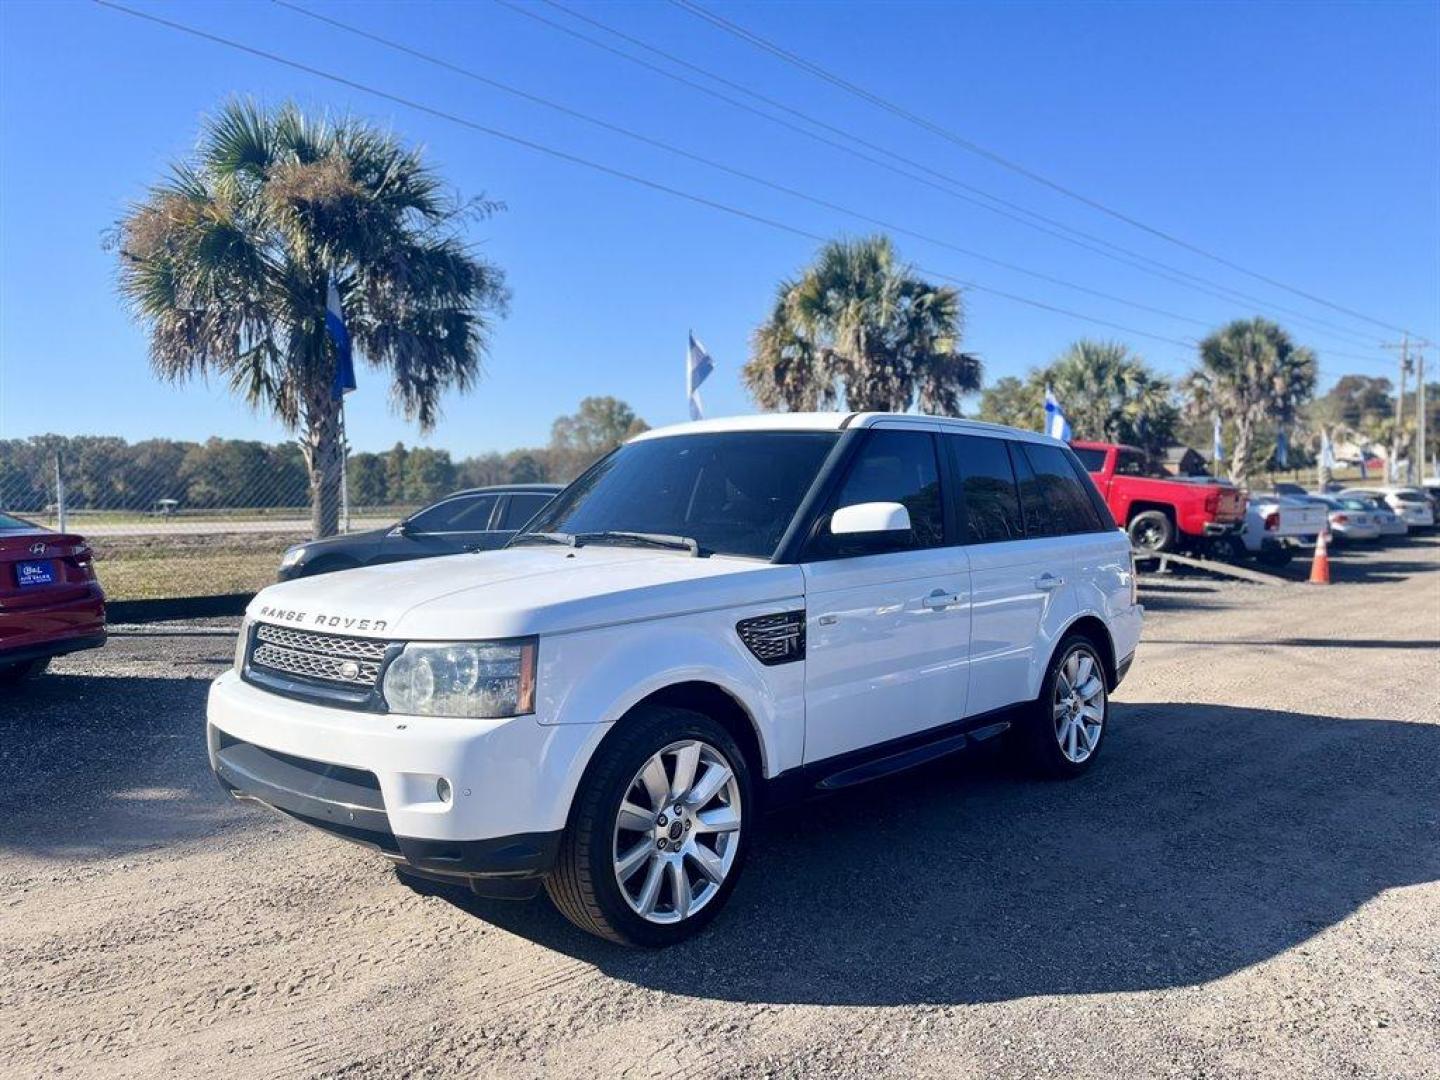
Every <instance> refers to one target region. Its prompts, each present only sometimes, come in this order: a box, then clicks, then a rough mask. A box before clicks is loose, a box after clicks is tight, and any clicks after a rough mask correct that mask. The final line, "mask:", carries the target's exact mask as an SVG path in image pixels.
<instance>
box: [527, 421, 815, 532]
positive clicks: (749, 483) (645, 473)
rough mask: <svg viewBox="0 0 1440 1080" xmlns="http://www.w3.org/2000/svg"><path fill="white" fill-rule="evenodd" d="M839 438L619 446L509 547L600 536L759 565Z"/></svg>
mask: <svg viewBox="0 0 1440 1080" xmlns="http://www.w3.org/2000/svg"><path fill="white" fill-rule="evenodd" d="M838 438H839V433H838V432H834V431H728V432H717V433H715V434H705V435H673V436H669V437H661V438H655V439H642V440H640V441H639V442H634V443H628V444H626V445H625V446H622V447H621V448H620V449H619V450H617V451H615V453H613V454H611V455H610V456H609V457H607V458H605V459H604V460H603V461H601V462H599V463H598V464H597V465H595V466H594V467H593V468H592V469H590V471H589V472H587V473H585V474H584V475H583V476H581V477H580V479H578V480H576V481H575V482H574V483H573V484H571V485H570V486H569V487H568V488H566V489H565V490H564V491H562V492H561V493H560V494H559V495H557V496H556V497H555V501H554V502H552V503H551V504H550V505H549V506H547V507H546V508H545V509H544V510H542V511H541V512H540V514H539V515H537V516H536V517H535V518H534V520H532V521H531V522H530V523H529V525H528V526H527V528H526V530H525V532H523V533H521V534H520V535H518V536H517V537H515V539H514V540H513V541H511V544H512V545H516V544H525V543H543V542H544V538H543V537H542V536H540V535H537V534H547V533H548V534H550V535H551V538H552V539H553V538H557V534H558V537H559V538H564V537H583V538H586V540H587V542H595V540H594V539H593V538H595V537H597V536H599V535H600V534H606V533H610V534H616V533H628V534H630V535H629V537H625V536H616V537H613V539H614V540H615V541H616V542H621V543H643V542H644V541H643V540H638V539H637V537H636V534H645V535H647V536H650V537H672V538H676V539H680V538H686V539H690V540H694V542H695V544H696V546H698V548H699V550H700V554H702V555H709V554H718V555H744V556H749V557H751V558H757V559H768V558H770V557H772V556H773V555H774V554H775V549H776V548H777V547H778V546H779V544H780V538H781V537H782V536H784V535H785V530H786V528H787V527H788V526H789V524H790V519H791V518H792V517H794V516H795V511H796V510H797V509H798V508H799V506H800V500H801V499H803V498H804V497H805V493H806V492H807V491H809V490H810V485H811V484H812V483H814V481H815V476H816V474H817V473H818V472H819V471H820V466H821V464H822V463H823V462H824V460H825V457H826V455H827V454H829V453H830V450H831V448H832V447H834V445H835V442H836V440H837V439H838Z"/></svg>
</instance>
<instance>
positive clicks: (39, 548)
mask: <svg viewBox="0 0 1440 1080" xmlns="http://www.w3.org/2000/svg"><path fill="white" fill-rule="evenodd" d="M30 554H31V555H44V554H45V544H44V542H43V541H42V542H41V543H38V544H31V545H30Z"/></svg>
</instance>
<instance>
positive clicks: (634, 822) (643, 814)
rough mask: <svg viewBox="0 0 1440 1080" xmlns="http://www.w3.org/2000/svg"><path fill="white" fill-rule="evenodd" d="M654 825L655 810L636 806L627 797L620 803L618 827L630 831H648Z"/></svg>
mask: <svg viewBox="0 0 1440 1080" xmlns="http://www.w3.org/2000/svg"><path fill="white" fill-rule="evenodd" d="M654 827H655V811H653V810H645V809H643V808H642V807H639V806H636V805H635V804H634V803H633V802H631V801H630V800H629V799H626V800H625V801H624V802H623V803H621V804H620V828H622V829H627V830H629V831H630V832H649V831H650V830H651V829H653V828H654Z"/></svg>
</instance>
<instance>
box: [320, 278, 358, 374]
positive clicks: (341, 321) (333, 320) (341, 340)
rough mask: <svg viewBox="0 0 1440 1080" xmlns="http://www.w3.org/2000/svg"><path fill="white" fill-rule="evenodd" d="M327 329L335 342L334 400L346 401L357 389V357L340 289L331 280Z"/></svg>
mask: <svg viewBox="0 0 1440 1080" xmlns="http://www.w3.org/2000/svg"><path fill="white" fill-rule="evenodd" d="M325 329H326V331H328V332H329V334H330V340H331V341H333V342H334V343H335V381H334V382H333V383H331V384H330V398H331V400H332V401H344V400H345V395H346V394H348V393H350V391H351V390H354V389H355V357H354V354H353V353H352V352H351V350H350V331H349V330H347V329H345V312H344V311H342V310H341V308H340V290H339V289H337V288H336V287H335V282H334V280H331V282H330V286H329V288H328V289H327V290H326V293H325Z"/></svg>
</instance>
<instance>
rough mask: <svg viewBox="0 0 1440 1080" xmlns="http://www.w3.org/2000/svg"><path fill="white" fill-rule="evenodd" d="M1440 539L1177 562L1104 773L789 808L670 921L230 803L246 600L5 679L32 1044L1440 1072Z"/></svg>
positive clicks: (880, 792) (690, 1067) (142, 1072)
mask: <svg viewBox="0 0 1440 1080" xmlns="http://www.w3.org/2000/svg"><path fill="white" fill-rule="evenodd" d="M1437 571H1440V543H1437V542H1436V541H1435V540H1433V539H1431V540H1425V541H1418V542H1411V543H1409V544H1406V545H1403V546H1397V547H1392V548H1388V549H1385V550H1381V551H1373V552H1367V553H1364V554H1350V553H1347V554H1346V555H1344V556H1343V557H1342V558H1341V559H1340V560H1338V562H1337V564H1336V574H1337V577H1338V578H1339V579H1340V581H1341V583H1340V584H1337V585H1336V586H1334V587H1332V588H1330V589H1312V588H1309V587H1306V586H1301V585H1293V586H1286V587H1282V588H1273V589H1267V588H1263V587H1257V586H1245V585H1220V584H1215V583H1213V582H1209V581H1205V580H1202V579H1200V578H1187V577H1172V578H1166V579H1164V580H1163V581H1162V580H1154V581H1149V582H1147V586H1146V589H1145V599H1146V602H1147V605H1148V606H1149V609H1150V618H1149V621H1148V624H1147V628H1146V638H1145V642H1144V644H1143V645H1142V647H1141V651H1140V655H1139V659H1138V661H1137V663H1136V665H1135V669H1134V671H1133V673H1132V674H1131V676H1130V678H1129V680H1128V681H1127V682H1126V683H1125V685H1124V686H1123V687H1122V688H1121V690H1120V692H1119V694H1118V695H1117V701H1116V705H1115V710H1114V717H1113V728H1112V730H1111V732H1110V735H1109V738H1108V740H1107V742H1106V748H1105V754H1104V757H1103V759H1102V761H1101V764H1100V766H1099V767H1098V768H1097V769H1096V770H1094V771H1093V772H1092V773H1091V774H1090V775H1088V776H1087V777H1085V778H1084V779H1082V780H1080V781H1078V782H1075V783H1070V784H1042V783H1037V782H1033V781H1029V780H1026V779H1023V778H1020V777H1017V776H1015V775H1013V774H1012V773H1011V772H1010V771H1009V770H1008V769H1007V768H1006V766H1005V764H1004V763H1003V761H1002V760H1001V759H1000V758H999V756H998V755H995V754H994V753H991V752H984V753H976V754H973V755H971V756H968V757H966V756H963V755H962V756H961V757H958V758H956V759H953V760H951V761H948V762H944V763H940V764H938V765H935V766H932V767H930V768H928V769H925V770H923V771H920V772H919V773H915V774H911V775H908V776H905V777H902V778H897V779H894V780H891V781H886V782H883V783H880V784H876V785H872V786H870V787H868V788H866V789H864V790H862V791H859V792H856V793H853V794H849V795H846V796H843V797H838V798H834V799H831V800H828V801H826V802H823V803H817V804H814V805H812V806H809V807H807V808H805V809H804V810H803V811H801V812H799V813H796V814H794V815H793V816H789V817H786V818H784V819H780V820H773V821H771V822H770V823H769V828H768V830H767V832H766V834H765V836H764V837H763V838H762V839H760V841H759V843H758V844H757V846H756V847H755V848H754V849H753V850H752V861H751V863H750V865H749V867H748V871H747V874H746V876H745V878H744V880H743V881H742V882H741V884H740V886H739V888H738V889H737V891H736V893H735V895H734V898H733V901H732V903H731V904H730V907H729V909H728V910H727V911H726V912H725V913H724V914H723V915H722V916H721V918H720V919H719V920H717V922H716V923H715V924H714V926H713V927H712V929H711V930H710V931H709V932H708V933H707V934H705V935H704V936H702V937H701V938H700V939H698V940H697V941H694V942H692V943H690V944H688V945H685V946H682V947H679V948H676V949H673V950H670V951H668V952H665V953H640V952H629V951H624V950H619V949H616V948H613V947H610V946H607V945H604V944H602V943H599V942H597V941H594V940H591V939H589V938H587V937H585V936H584V935H582V934H580V933H578V932H576V931H573V930H572V929H570V927H569V926H568V925H567V924H566V923H564V922H563V921H562V920H561V918H560V917H559V916H558V915H557V914H555V912H554V911H553V910H552V909H551V908H549V906H548V905H547V904H546V902H545V901H544V900H543V899H540V900H536V901H534V902H529V903H508V904H507V903H501V902H493V901H480V900H477V899H474V898H472V897H469V896H468V895H466V894H462V893H460V892H447V891H436V892H429V893H421V892H417V891H415V890H412V889H411V888H409V887H407V886H405V885H404V884H402V883H400V882H399V881H397V880H396V878H395V876H394V874H393V873H392V871H391V870H389V869H388V868H387V866H386V865H385V864H384V863H383V862H382V861H381V860H380V859H378V858H377V857H375V856H372V855H369V854H367V853H366V852H364V851H362V850H361V849H359V848H355V847H352V846H350V845H348V844H346V843H344V842H342V841H339V840H335V839H332V838H329V837H326V836H323V835H320V834H317V833H315V832H312V831H310V830H308V829H305V828H303V827H301V826H299V825H296V824H293V823H291V822H289V821H288V820H287V819H284V818H281V817H279V816H276V815H272V814H269V813H267V812H265V811H263V810H261V809H258V808H255V807H254V806H253V804H238V803H232V802H229V801H227V800H226V799H225V798H224V797H222V796H221V794H220V792H219V790H218V788H217V787H216V786H215V784H214V782H213V781H212V780H211V778H210V776H209V774H208V772H207V770H206V765H205V755H204V749H203V714H204V699H205V687H206V680H207V679H208V678H210V677H211V676H213V675H214V674H216V673H217V672H219V671H220V670H221V669H222V668H223V667H224V666H225V665H226V664H228V662H229V655H230V651H231V644H232V634H233V624H230V623H228V622H226V621H216V622H200V623H188V624H183V625H182V624H161V625H150V626H130V627H117V628H115V631H114V637H113V639H112V642H111V645H110V646H109V647H108V648H107V649H105V650H104V651H103V652H101V653H98V654H92V655H89V656H80V657H75V658H70V659H67V660H65V661H62V662H59V663H57V664H56V665H55V672H56V673H55V674H54V675H52V676H50V677H48V678H46V679H45V680H43V681H42V682H40V683H38V684H37V685H36V686H34V687H33V688H32V689H30V690H28V691H26V692H24V693H23V694H22V695H19V696H12V697H10V698H7V699H5V700H3V701H0V913H3V917H0V1063H3V1064H0V1073H4V1074H6V1075H14V1076H27V1077H28V1076H37V1075H42V1074H53V1073H58V1072H60V1071H62V1069H63V1071H64V1073H65V1074H66V1075H75V1074H80V1075H134V1076H146V1077H153V1076H159V1075H186V1076H200V1075H210V1076H213V1075H229V1074H243V1075H247V1076H287V1077H289V1076H296V1075H340V1076H389V1075H436V1076H441V1075H443V1076H450V1075H455V1074H462V1075H465V1074H469V1075H475V1074H494V1075H505V1076H540V1075H545V1076H562V1077H563V1076H576V1077H591V1076H596V1075H618V1074H625V1075H633V1076H679V1075H705V1076H725V1075H736V1076H739V1075H745V1076H753V1075H757V1074H766V1075H780V1076H790V1075H815V1074H831V1075H834V1074H862V1073H863V1074H866V1075H880V1074H883V1075H894V1076H906V1077H910V1076H940V1075H944V1076H955V1075H970V1074H984V1075H986V1076H1035V1075H1057V1076H1107V1077H1108V1076H1132V1077H1137V1076H1156V1075H1185V1076H1225V1077H1230V1076H1265V1077H1289V1076H1296V1077H1299V1076H1304V1077H1313V1076H1415V1077H1419V1076H1423V1075H1428V1076H1432V1077H1433V1076H1435V1075H1436V1072H1437V1062H1440V929H1437V928H1440V765H1437V763H1440V573H1437Z"/></svg>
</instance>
